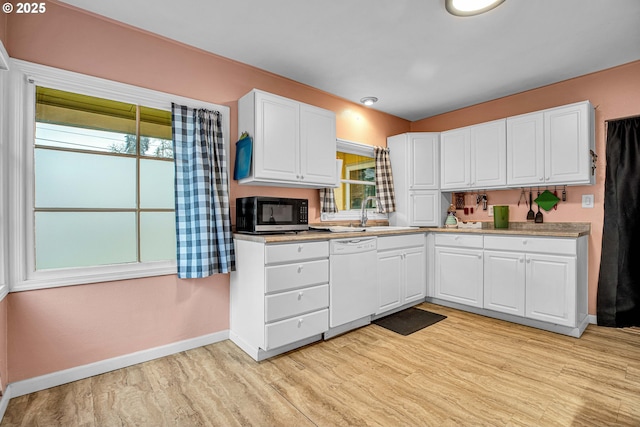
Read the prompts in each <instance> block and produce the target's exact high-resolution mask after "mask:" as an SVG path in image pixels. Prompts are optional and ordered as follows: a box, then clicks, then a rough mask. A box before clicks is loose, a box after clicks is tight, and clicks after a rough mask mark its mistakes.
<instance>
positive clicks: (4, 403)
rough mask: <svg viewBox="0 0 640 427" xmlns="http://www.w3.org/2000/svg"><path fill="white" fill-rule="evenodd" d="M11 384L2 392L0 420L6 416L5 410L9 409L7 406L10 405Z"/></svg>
mask: <svg viewBox="0 0 640 427" xmlns="http://www.w3.org/2000/svg"><path fill="white" fill-rule="evenodd" d="M11 397H12V396H11V384H9V385H7V389H6V390H5V391H4V393H3V394H2V399H0V422H2V419H3V418H4V412H5V411H6V410H7V406H9V400H11Z"/></svg>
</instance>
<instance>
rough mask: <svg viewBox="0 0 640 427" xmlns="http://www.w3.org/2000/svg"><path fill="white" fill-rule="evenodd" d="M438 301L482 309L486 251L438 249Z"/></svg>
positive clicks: (436, 263) (436, 264)
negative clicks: (483, 268) (483, 267)
mask: <svg viewBox="0 0 640 427" xmlns="http://www.w3.org/2000/svg"><path fill="white" fill-rule="evenodd" d="M435 266H436V297H437V298H441V299H444V300H448V301H453V302H457V303H460V304H465V305H470V306H472V307H482V304H483V295H482V250H479V249H460V248H446V247H436V262H435Z"/></svg>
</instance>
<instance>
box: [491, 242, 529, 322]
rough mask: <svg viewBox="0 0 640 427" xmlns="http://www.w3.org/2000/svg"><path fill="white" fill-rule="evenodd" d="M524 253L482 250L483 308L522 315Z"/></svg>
mask: <svg viewBox="0 0 640 427" xmlns="http://www.w3.org/2000/svg"><path fill="white" fill-rule="evenodd" d="M524 285H525V255H524V254H522V253H513V252H498V251H484V308H488V309H490V310H495V311H500V312H502V313H509V314H513V315H516V316H524V303H525V292H524Z"/></svg>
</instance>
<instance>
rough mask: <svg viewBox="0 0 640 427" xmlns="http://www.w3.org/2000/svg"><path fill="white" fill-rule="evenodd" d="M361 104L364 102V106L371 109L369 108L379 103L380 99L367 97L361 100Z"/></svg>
mask: <svg viewBox="0 0 640 427" xmlns="http://www.w3.org/2000/svg"><path fill="white" fill-rule="evenodd" d="M360 102H362V103H363V104H364V105H366V106H367V107H369V106H371V105H373V104H375V103H376V102H378V98H376V97H375V96H365V97H364V98H362V99H361V100H360Z"/></svg>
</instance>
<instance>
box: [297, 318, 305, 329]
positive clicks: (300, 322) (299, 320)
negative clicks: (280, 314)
mask: <svg viewBox="0 0 640 427" xmlns="http://www.w3.org/2000/svg"><path fill="white" fill-rule="evenodd" d="M303 321H304V319H298V328H299V327H300V326H302V322H303Z"/></svg>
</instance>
